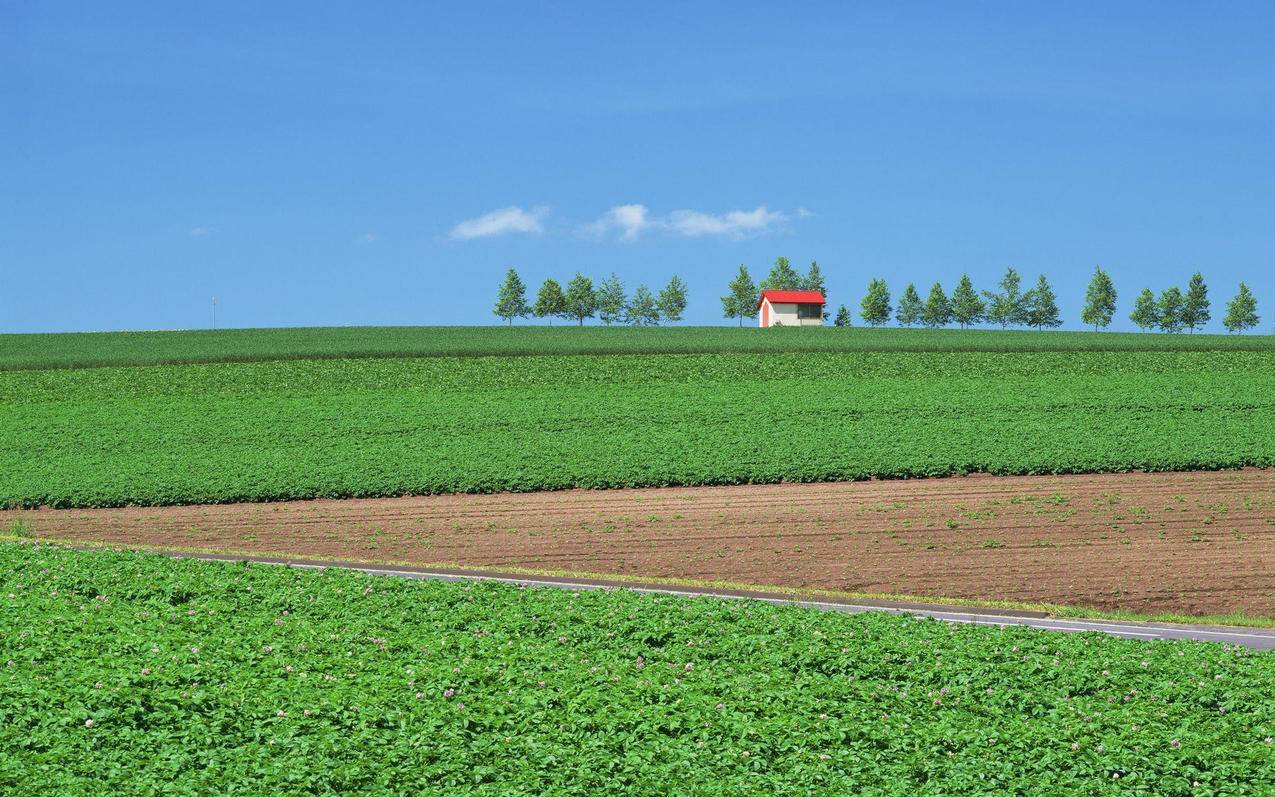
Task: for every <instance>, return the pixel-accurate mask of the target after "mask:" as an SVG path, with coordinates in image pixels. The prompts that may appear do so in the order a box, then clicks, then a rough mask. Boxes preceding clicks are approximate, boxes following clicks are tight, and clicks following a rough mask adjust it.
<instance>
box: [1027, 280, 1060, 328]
mask: <svg viewBox="0 0 1275 797" xmlns="http://www.w3.org/2000/svg"><path fill="white" fill-rule="evenodd" d="M1023 304H1024V305H1025V306H1026V308H1027V324H1028V326H1033V327H1036V329H1044V328H1045V327H1049V328H1050V329H1053V328H1054V327H1060V326H1062V318H1060V317H1059V315H1058V297H1057V296H1055V295H1054V289H1053V287H1052V286H1051V285H1050V284H1049V280H1047V279H1045V275H1044V274H1041V275H1040V279H1038V280H1036V286H1035V287H1034V288H1032V289H1031V290H1029V291H1027V293H1025V294H1023Z"/></svg>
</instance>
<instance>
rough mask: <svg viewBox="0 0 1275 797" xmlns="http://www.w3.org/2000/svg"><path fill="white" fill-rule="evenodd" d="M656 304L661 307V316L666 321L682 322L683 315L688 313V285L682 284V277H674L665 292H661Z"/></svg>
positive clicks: (665, 287)
mask: <svg viewBox="0 0 1275 797" xmlns="http://www.w3.org/2000/svg"><path fill="white" fill-rule="evenodd" d="M656 304H657V305H659V310H660V315H661V316H663V317H664V318H665V319H666V320H668V321H681V320H682V313H684V312H686V283H685V282H682V278H681V277H679V276H677V275H676V274H674V275H673V278H672V279H671V280H669V281H668V285H666V286H664V290H662V291H660V295H659V298H658V299H657V300H656Z"/></svg>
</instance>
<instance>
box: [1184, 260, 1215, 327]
mask: <svg viewBox="0 0 1275 797" xmlns="http://www.w3.org/2000/svg"><path fill="white" fill-rule="evenodd" d="M1211 317H1212V316H1211V315H1210V314H1209V289H1208V286H1207V285H1205V284H1204V277H1203V276H1202V275H1201V274H1200V272H1198V271H1197V272H1195V273H1194V274H1192V275H1191V281H1190V282H1189V283H1187V286H1186V299H1185V300H1183V302H1182V316H1181V318H1182V326H1184V327H1190V329H1191V331H1192V332H1195V328H1196V327H1202V326H1204V325H1205V324H1207V323H1209V319H1210V318H1211Z"/></svg>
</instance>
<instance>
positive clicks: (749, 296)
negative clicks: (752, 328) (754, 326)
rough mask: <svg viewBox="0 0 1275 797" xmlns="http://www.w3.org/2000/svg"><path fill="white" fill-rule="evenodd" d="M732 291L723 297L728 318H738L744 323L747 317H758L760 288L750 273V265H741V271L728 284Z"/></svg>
mask: <svg viewBox="0 0 1275 797" xmlns="http://www.w3.org/2000/svg"><path fill="white" fill-rule="evenodd" d="M726 288H727V290H728V291H730V292H729V293H728V294H726V295H725V296H723V297H722V315H723V316H724V317H726V318H738V319H739V325H740V326H741V327H742V326H743V325H744V319H745V318H756V317H757V299H758V295H759V292H758V289H757V286H756V285H755V284H753V278H752V277H751V276H749V274H748V267H747V266H745V265H744V264H743V263H741V264H740V265H739V273H738V274H736V275H735V279H733V280H731V281H730V284H729V285H727V286H726Z"/></svg>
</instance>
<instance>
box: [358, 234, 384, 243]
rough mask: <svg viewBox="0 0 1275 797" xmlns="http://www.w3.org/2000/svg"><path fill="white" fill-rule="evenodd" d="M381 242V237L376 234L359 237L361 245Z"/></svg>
mask: <svg viewBox="0 0 1275 797" xmlns="http://www.w3.org/2000/svg"><path fill="white" fill-rule="evenodd" d="M379 240H381V236H379V235H377V234H376V233H374V232H365V233H363V234H362V235H360V236H359V242H360V243H365V244H374V243H376V242H377V241H379Z"/></svg>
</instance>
